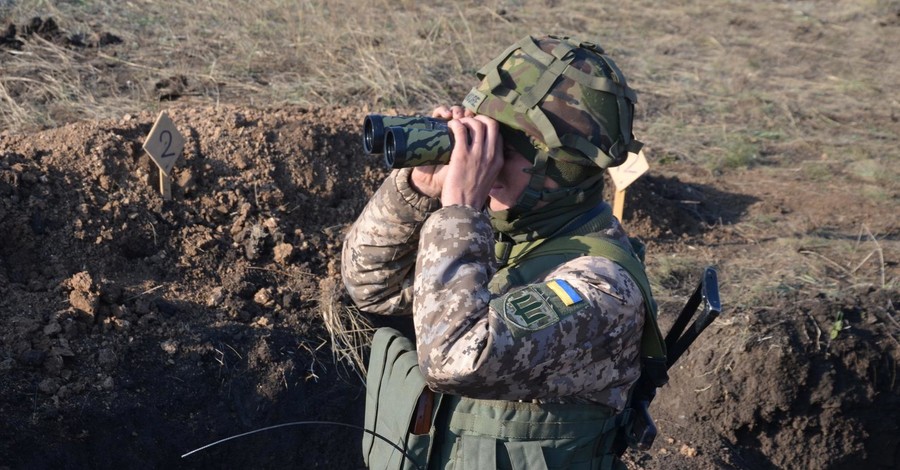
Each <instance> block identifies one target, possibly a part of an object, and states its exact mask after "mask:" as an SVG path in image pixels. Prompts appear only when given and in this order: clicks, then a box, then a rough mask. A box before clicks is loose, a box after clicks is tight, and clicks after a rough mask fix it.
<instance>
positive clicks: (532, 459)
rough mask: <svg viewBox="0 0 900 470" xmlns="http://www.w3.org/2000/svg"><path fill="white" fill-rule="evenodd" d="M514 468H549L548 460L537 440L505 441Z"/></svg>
mask: <svg viewBox="0 0 900 470" xmlns="http://www.w3.org/2000/svg"><path fill="white" fill-rule="evenodd" d="M504 444H505V446H506V452H507V453H508V454H509V463H510V464H512V468H513V470H532V469H533V470H547V461H546V460H544V453H543V452H542V451H541V445H540V444H538V443H537V442H533V441H532V442H512V441H507V442H504Z"/></svg>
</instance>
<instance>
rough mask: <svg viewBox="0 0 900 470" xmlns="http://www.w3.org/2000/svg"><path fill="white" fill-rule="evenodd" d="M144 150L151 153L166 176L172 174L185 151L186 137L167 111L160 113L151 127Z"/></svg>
mask: <svg viewBox="0 0 900 470" xmlns="http://www.w3.org/2000/svg"><path fill="white" fill-rule="evenodd" d="M144 150H146V151H147V153H148V154H150V158H152V159H153V161H154V162H155V163H156V165H157V166H159V169H160V171H162V172H163V173H165V175H166V176H169V177H171V176H172V175H171V173H170V172H171V171H172V167H173V166H175V162H176V161H177V160H178V158H179V157H181V153H182V152H183V151H184V137H182V136H181V134H180V133H178V129H176V128H175V123H173V122H172V120H171V119H169V115H168V114H166V112H165V111H163V112H161V113H159V117H158V118H156V124H154V125H153V128H152V129H150V134H149V135H147V140H145V141H144Z"/></svg>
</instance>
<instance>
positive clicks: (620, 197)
mask: <svg viewBox="0 0 900 470" xmlns="http://www.w3.org/2000/svg"><path fill="white" fill-rule="evenodd" d="M623 212H625V190H624V189H617V190H616V195H615V197H614V198H613V215H614V216H616V218H617V219H619V222H620V223H621V222H622V214H623Z"/></svg>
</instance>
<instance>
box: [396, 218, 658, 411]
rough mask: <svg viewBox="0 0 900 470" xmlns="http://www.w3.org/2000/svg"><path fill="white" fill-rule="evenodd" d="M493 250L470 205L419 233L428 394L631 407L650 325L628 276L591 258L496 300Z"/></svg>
mask: <svg viewBox="0 0 900 470" xmlns="http://www.w3.org/2000/svg"><path fill="white" fill-rule="evenodd" d="M492 250H493V241H492V231H491V227H490V221H489V219H488V217H487V216H486V215H485V214H483V213H480V212H477V211H475V210H474V209H473V208H471V207H466V206H449V207H445V208H443V209H440V210H439V211H437V212H436V213H435V214H433V215H432V216H431V217H430V218H429V219H428V220H427V221H426V223H425V224H424V226H423V228H422V234H421V240H420V243H419V255H418V260H417V267H416V270H417V273H418V276H417V278H416V283H415V296H414V306H413V307H414V308H413V311H414V320H415V327H416V337H417V350H418V353H419V365H420V368H421V369H422V372H423V373H424V375H425V377H426V381H427V383H428V384H429V386H430V387H431V388H433V389H435V390H438V391H443V392H447V393H452V394H457V395H463V396H468V397H472V398H483V399H504V400H532V399H538V400H542V401H550V402H552V401H554V400H555V399H559V398H561V397H570V398H573V399H575V400H576V401H581V399H584V400H586V401H589V402H593V403H601V404H605V405H607V406H610V407H612V408H615V409H617V410H621V409H622V408H624V406H625V402H626V400H627V396H628V392H629V390H630V388H631V386H632V385H633V383H634V382H635V381H636V380H637V377H638V375H639V374H640V366H639V353H640V338H641V328H642V326H643V320H644V308H643V299H642V297H641V294H640V290H639V289H638V287H637V285H636V284H635V283H634V281H633V280H632V279H631V277H630V276H629V275H628V274H627V272H625V271H624V269H622V268H620V267H619V266H618V265H617V264H615V263H614V262H612V261H610V260H608V259H605V258H599V257H590V256H584V257H580V258H576V259H574V260H572V261H569V262H567V263H565V264H563V265H561V266H559V267H557V268H555V269H554V270H552V272H551V273H550V274H549V275H548V276H546V277H545V279H544V280H543V281H542V282H537V283H534V284H530V285H527V286H522V287H520V288H517V289H513V290H511V291H510V292H507V293H504V294H502V295H499V296H493V297H492V295H491V293H490V292H489V290H488V282H489V280H490V277H491V276H492V275H493V272H492V268H491V259H492V256H493V253H492ZM551 284H552V285H551Z"/></svg>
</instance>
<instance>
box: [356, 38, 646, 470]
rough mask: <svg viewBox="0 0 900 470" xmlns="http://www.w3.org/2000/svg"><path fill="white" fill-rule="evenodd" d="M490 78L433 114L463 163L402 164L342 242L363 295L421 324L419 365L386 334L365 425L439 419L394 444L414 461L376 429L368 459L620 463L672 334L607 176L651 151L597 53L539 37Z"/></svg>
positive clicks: (371, 307) (494, 66) (372, 373)
mask: <svg viewBox="0 0 900 470" xmlns="http://www.w3.org/2000/svg"><path fill="white" fill-rule="evenodd" d="M478 77H479V79H481V83H480V84H479V85H478V86H477V87H476V88H474V89H473V90H472V91H471V92H470V93H469V95H468V96H467V97H466V98H465V100H464V101H463V106H462V107H461V106H453V107H450V108H447V107H438V108H436V109H435V110H434V112H433V117H439V118H443V119H447V120H448V127H449V129H450V132H452V135H453V137H454V142H456V145H455V146H454V148H453V151H452V154H451V158H450V162H449V163H448V164H447V165H443V166H433V167H416V168H412V169H410V168H404V169H399V170H394V171H393V172H392V173H391V174H390V176H389V177H388V178H387V180H386V181H385V182H384V184H383V185H382V186H381V188H380V189H379V190H378V191H377V193H376V194H375V195H374V196H373V198H372V200H371V201H370V202H369V203H368V205H367V206H366V208H365V209H364V210H363V212H362V214H361V215H360V216H359V218H358V219H357V221H356V223H355V224H354V225H353V226H352V227H351V229H350V231H349V232H348V234H347V236H346V240H345V244H344V250H343V257H342V275H343V279H344V283H345V285H346V288H347V291H348V292H349V294H350V296H351V297H352V298H353V300H354V302H356V304H357V306H358V307H359V308H360V310H362V311H365V312H371V313H376V314H381V315H389V316H403V317H406V318H411V320H412V323H413V327H414V332H415V346H414V351H412V352H410V353H404V354H407V356H408V355H409V354H412V355H413V356H411V357H413V358H414V360H417V363H418V367H415V366H413V367H411V368H408V369H409V370H405V369H404V370H403V371H401V372H399V373H398V372H397V370H398V368H399V367H400V366H399V365H398V364H401V363H402V361H399V360H398V361H394V362H391V361H393V359H383V356H387V355H389V354H390V352H389V350H392V349H391V348H393V346H390V345H389V344H388V343H389V341H391V340H385V339H384V338H385V337H386V336H384V335H381V333H379V334H376V339H375V340H374V343H373V352H372V358H371V359H370V366H369V377H368V378H367V381H368V385H367V386H368V388H369V393H368V395H369V398H368V399H369V400H371V401H370V402H369V403H368V404H367V415H368V416H367V426H372V427H375V428H377V429H380V430H381V432H382V433H389V432H390V431H386V430H385V429H388V428H391V426H390V425H387V426H386V425H384V424H375V423H376V421H378V420H383V419H388V418H385V417H384V416H386V415H387V414H388V413H389V412H390V413H395V411H394V410H402V411H397V412H396V414H398V416H399V418H396V419H397V420H398V422H400V423H401V425H403V424H405V422H404V420H406V421H409V420H410V419H412V420H414V421H415V420H416V416H414V414H415V413H416V411H415V407H416V406H417V404H418V406H419V408H418V412H419V413H420V416H419V417H418V418H419V419H424V421H425V428H423V429H416V428H417V427H418V426H419V424H421V423H413V424H411V425H410V427H409V429H407V428H406V427H405V425H404V426H402V430H401V431H402V433H404V434H408V435H407V436H390V435H388V436H387V437H388V440H393V441H394V442H401V443H403V445H404V447H405V449H403V451H404V454H405V455H404V454H399V453H398V452H395V451H394V449H390V448H388V449H387V451H377V450H373V449H374V448H377V447H378V445H379V444H378V442H377V441H378V440H377V439H375V440H374V442H373V440H372V439H371V438H369V439H367V440H366V442H364V452H365V454H366V455H365V458H366V460H367V463H368V465H369V466H370V467H372V468H383V466H384V465H386V461H387V460H391V459H393V460H394V461H397V459H398V458H399V459H400V460H411V461H412V462H411V464H412V465H413V466H419V467H424V466H426V465H427V467H428V468H464V467H471V468H479V469H487V468H515V469H523V468H529V469H530V468H547V467H551V468H590V469H595V468H617V467H621V465H622V464H621V462H619V460H618V458H617V455H616V453H617V452H616V449H614V447H616V446H618V444H616V443H614V440H615V439H616V436H617V433H618V431H619V430H620V428H621V427H622V426H623V424H624V423H625V422H626V421H627V418H628V417H627V416H626V415H627V413H624V414H623V413H622V411H623V410H625V409H626V406H627V404H628V400H629V393H630V391H631V389H632V387H633V385H634V383H635V381H636V380H637V379H638V376H639V375H640V372H641V356H642V334H643V335H645V336H647V335H648V334H649V336H655V337H657V338H658V330H657V329H656V324H655V318H654V315H655V306H654V305H653V301H652V297H651V296H650V292H649V287H648V286H647V283H646V277H645V275H644V274H643V266H642V265H640V269H639V270H636V269H635V268H634V263H633V261H634V259H636V258H635V257H634V254H633V252H632V245H631V244H630V242H629V238H628V237H627V235H626V234H625V232H624V230H623V229H622V227H621V225H620V224H619V222H618V221H617V220H616V219H615V218H614V217H613V216H612V215H611V209H610V207H609V205H608V204H606V203H604V202H603V200H602V190H603V170H604V169H605V168H607V167H609V166H611V165H614V164H618V163H621V162H622V161H623V160H624V159H625V157H626V155H627V152H628V151H636V150H637V149H638V148H639V147H640V143H639V142H637V141H635V140H634V138H633V135H632V131H631V129H632V118H633V106H634V102H635V101H636V95H635V93H634V91H632V90H631V89H630V88H628V86H627V84H626V81H625V78H624V76H623V75H622V73H621V71H620V70H619V69H618V68H617V66H616V65H615V63H614V62H613V61H612V60H611V59H610V58H609V57H608V56H607V55H606V54H605V53H604V51H603V50H602V49H601V48H600V47H599V46H597V45H596V44H593V43H590V42H583V41H579V40H576V39H572V38H566V37H555V36H548V37H540V38H533V37H525V38H524V39H522V40H521V41H519V42H517V43H516V44H514V45H513V46H511V47H510V48H509V49H507V50H506V51H505V52H504V53H503V54H501V55H500V56H499V57H497V58H495V59H494V60H493V61H491V62H490V63H488V64H487V65H486V66H485V67H484V68H482V69H481V70H480V71H479V73H478ZM610 246H613V247H615V248H613V249H608V248H609V247H610ZM613 252H615V253H620V254H615V253H613ZM621 253H625V255H624V256H623V255H621ZM624 258H631V261H627V260H625V259H624ZM648 319H651V320H652V321H646V320H648ZM645 322H646V323H647V328H649V329H648V330H646V331H645ZM654 330H657V331H654ZM648 331H649V333H648ZM388 336H390V337H391V338H397V337H398V336H399V335H397V334H396V333H393V332H392V333H391V334H390V335H388ZM645 342H646V340H645ZM395 344H401V343H399V342H398V343H395ZM404 344H405V343H404ZM398 347H399V346H398ZM407 349H413V347H412V346H411V345H410V346H408V347H407ZM376 351H377V353H376ZM398 354H399V353H398ZM376 356H378V357H376ZM378 361H381V362H378ZM376 362H377V363H376ZM414 364H415V362H414ZM391 374H394V375H393V378H391V377H392V375H391ZM397 377H400V379H398V378H397ZM411 377H412V378H411ZM413 379H415V380H413ZM397 380H401V381H403V380H405V381H406V382H403V384H405V385H391V384H392V383H393V382H396V381H397ZM411 380H412V381H411ZM416 380H420V381H418V382H417V381H416ZM392 381H393V382H392ZM397 383H399V382H397ZM422 383H424V384H425V385H427V387H426V388H425V390H424V391H423V390H422V388H421V385H415V384H422ZM410 384H413V385H410ZM417 386H418V387H420V388H418V389H416V387H417ZM387 390H395V391H397V390H401V391H404V390H406V391H409V390H411V393H410V394H409V396H410V397H412V398H411V399H404V398H402V396H406V392H403V393H399V392H392V393H393V394H392V395H389V394H388V393H387V392H386V391H387ZM432 392H436V395H435V394H433V393H432ZM386 401H390V403H389V404H388V403H385V402H386ZM404 402H405V403H404ZM423 403H425V404H426V405H427V406H426V407H425V408H424V416H422V413H423V408H422V405H423ZM374 408H377V410H376V409H374ZM379 410H380V411H379ZM376 415H377V416H376ZM410 416H412V418H410ZM379 426H380V427H379ZM394 427H395V428H396V427H397V426H394ZM370 430H373V429H370ZM417 436H419V437H421V436H424V437H425V439H421V438H420V439H417ZM382 447H383V446H382ZM417 449H418V450H417ZM379 452H381V454H380V456H376V454H379ZM387 454H390V455H387ZM386 455H387V456H386ZM406 465H410V463H409V462H408V463H406ZM409 468H413V467H409Z"/></svg>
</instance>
